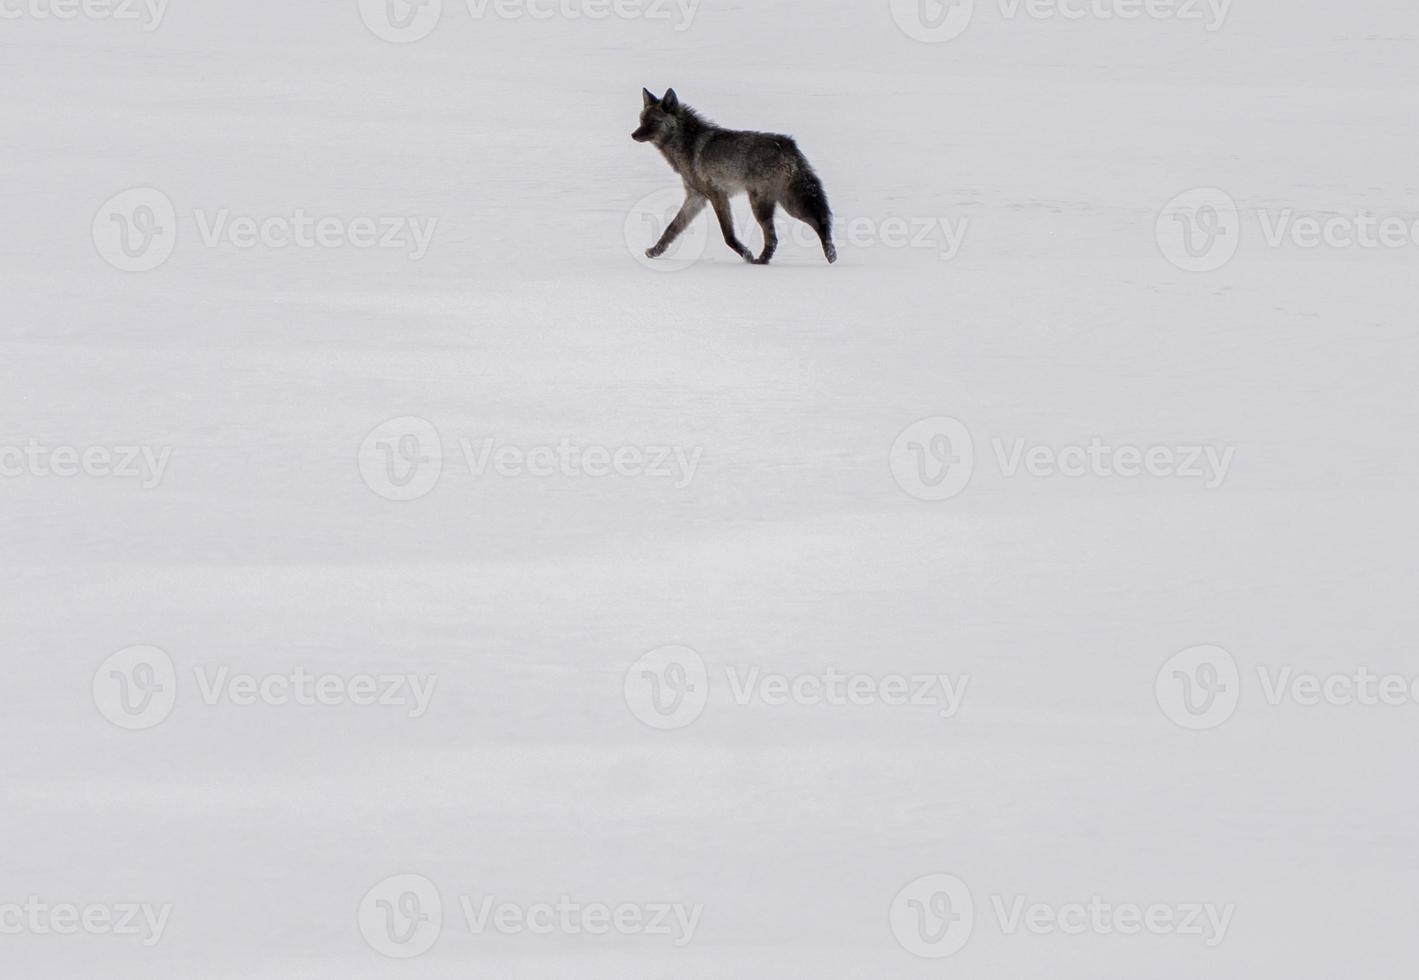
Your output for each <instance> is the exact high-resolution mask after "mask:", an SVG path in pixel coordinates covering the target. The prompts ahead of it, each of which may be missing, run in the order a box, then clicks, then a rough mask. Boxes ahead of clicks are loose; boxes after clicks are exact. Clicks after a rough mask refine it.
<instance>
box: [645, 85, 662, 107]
mask: <svg viewBox="0 0 1419 980" xmlns="http://www.w3.org/2000/svg"><path fill="white" fill-rule="evenodd" d="M641 98H643V99H645V107H646V108H647V109H649V108H650V107H651V106H653V105H655V104H656V103H657V102H659V101H660V100H659V99H657V98H656V97H655V96H653V95H651V94H650V89H648V88H643V89H641Z"/></svg>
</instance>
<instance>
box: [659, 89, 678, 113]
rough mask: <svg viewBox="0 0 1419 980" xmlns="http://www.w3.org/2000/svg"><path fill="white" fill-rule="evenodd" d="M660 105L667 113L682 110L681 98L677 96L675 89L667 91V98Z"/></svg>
mask: <svg viewBox="0 0 1419 980" xmlns="http://www.w3.org/2000/svg"><path fill="white" fill-rule="evenodd" d="M660 105H661V108H663V109H664V110H665V111H666V112H674V111H675V110H676V109H678V108H680V96H678V95H676V94H675V90H674V89H673V88H668V89H666V90H665V98H663V99H661V100H660Z"/></svg>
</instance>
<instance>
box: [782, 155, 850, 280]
mask: <svg viewBox="0 0 1419 980" xmlns="http://www.w3.org/2000/svg"><path fill="white" fill-rule="evenodd" d="M784 207H785V208H786V209H787V210H788V213H789V214H791V215H793V216H794V217H795V218H797V219H798V220H799V221H804V222H807V223H808V225H809V226H810V227H811V228H812V229H813V230H814V231H816V232H817V233H818V239H819V240H820V241H821V242H822V243H823V254H824V255H825V256H826V257H827V259H828V261H829V262H836V261H837V260H838V249H837V246H835V245H834V244H833V209H832V208H831V207H830V206H829V205H828V194H827V192H826V191H824V190H823V182H822V181H821V180H819V179H818V175H817V174H816V173H814V172H813V168H812V167H810V166H808V162H807V161H806V160H805V161H804V162H803V163H802V164H801V165H800V166H799V168H798V172H797V173H796V174H795V175H794V177H793V180H792V181H791V182H790V183H789V185H788V200H787V201H785V202H784Z"/></svg>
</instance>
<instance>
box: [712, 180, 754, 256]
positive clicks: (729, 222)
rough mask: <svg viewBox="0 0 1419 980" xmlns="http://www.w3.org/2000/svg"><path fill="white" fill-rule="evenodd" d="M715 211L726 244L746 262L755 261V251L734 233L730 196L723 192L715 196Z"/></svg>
mask: <svg viewBox="0 0 1419 980" xmlns="http://www.w3.org/2000/svg"><path fill="white" fill-rule="evenodd" d="M712 203H713V204H714V213H715V216H716V217H717V218H719V230H720V231H721V232H723V233H724V244H726V245H728V246H729V247H730V248H732V249H734V251H736V252H738V253H739V257H740V258H742V259H743V260H744V261H745V262H753V261H754V253H753V252H751V251H749V249H748V247H747V246H746V245H745V244H744V243H743V242H741V241H740V240H739V236H738V235H736V234H735V233H734V212H733V211H731V210H730V208H729V198H728V197H726V196H725V195H723V194H721V195H720V196H718V197H716V198H714V200H713V201H712Z"/></svg>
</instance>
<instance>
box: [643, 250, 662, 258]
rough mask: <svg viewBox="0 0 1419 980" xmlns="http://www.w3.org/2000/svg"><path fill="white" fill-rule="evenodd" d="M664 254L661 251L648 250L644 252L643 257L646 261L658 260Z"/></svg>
mask: <svg viewBox="0 0 1419 980" xmlns="http://www.w3.org/2000/svg"><path fill="white" fill-rule="evenodd" d="M664 254H665V252H664V250H663V249H658V248H648V249H646V250H645V257H646V258H648V259H658V258H660V257H661V256H662V255H664Z"/></svg>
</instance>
